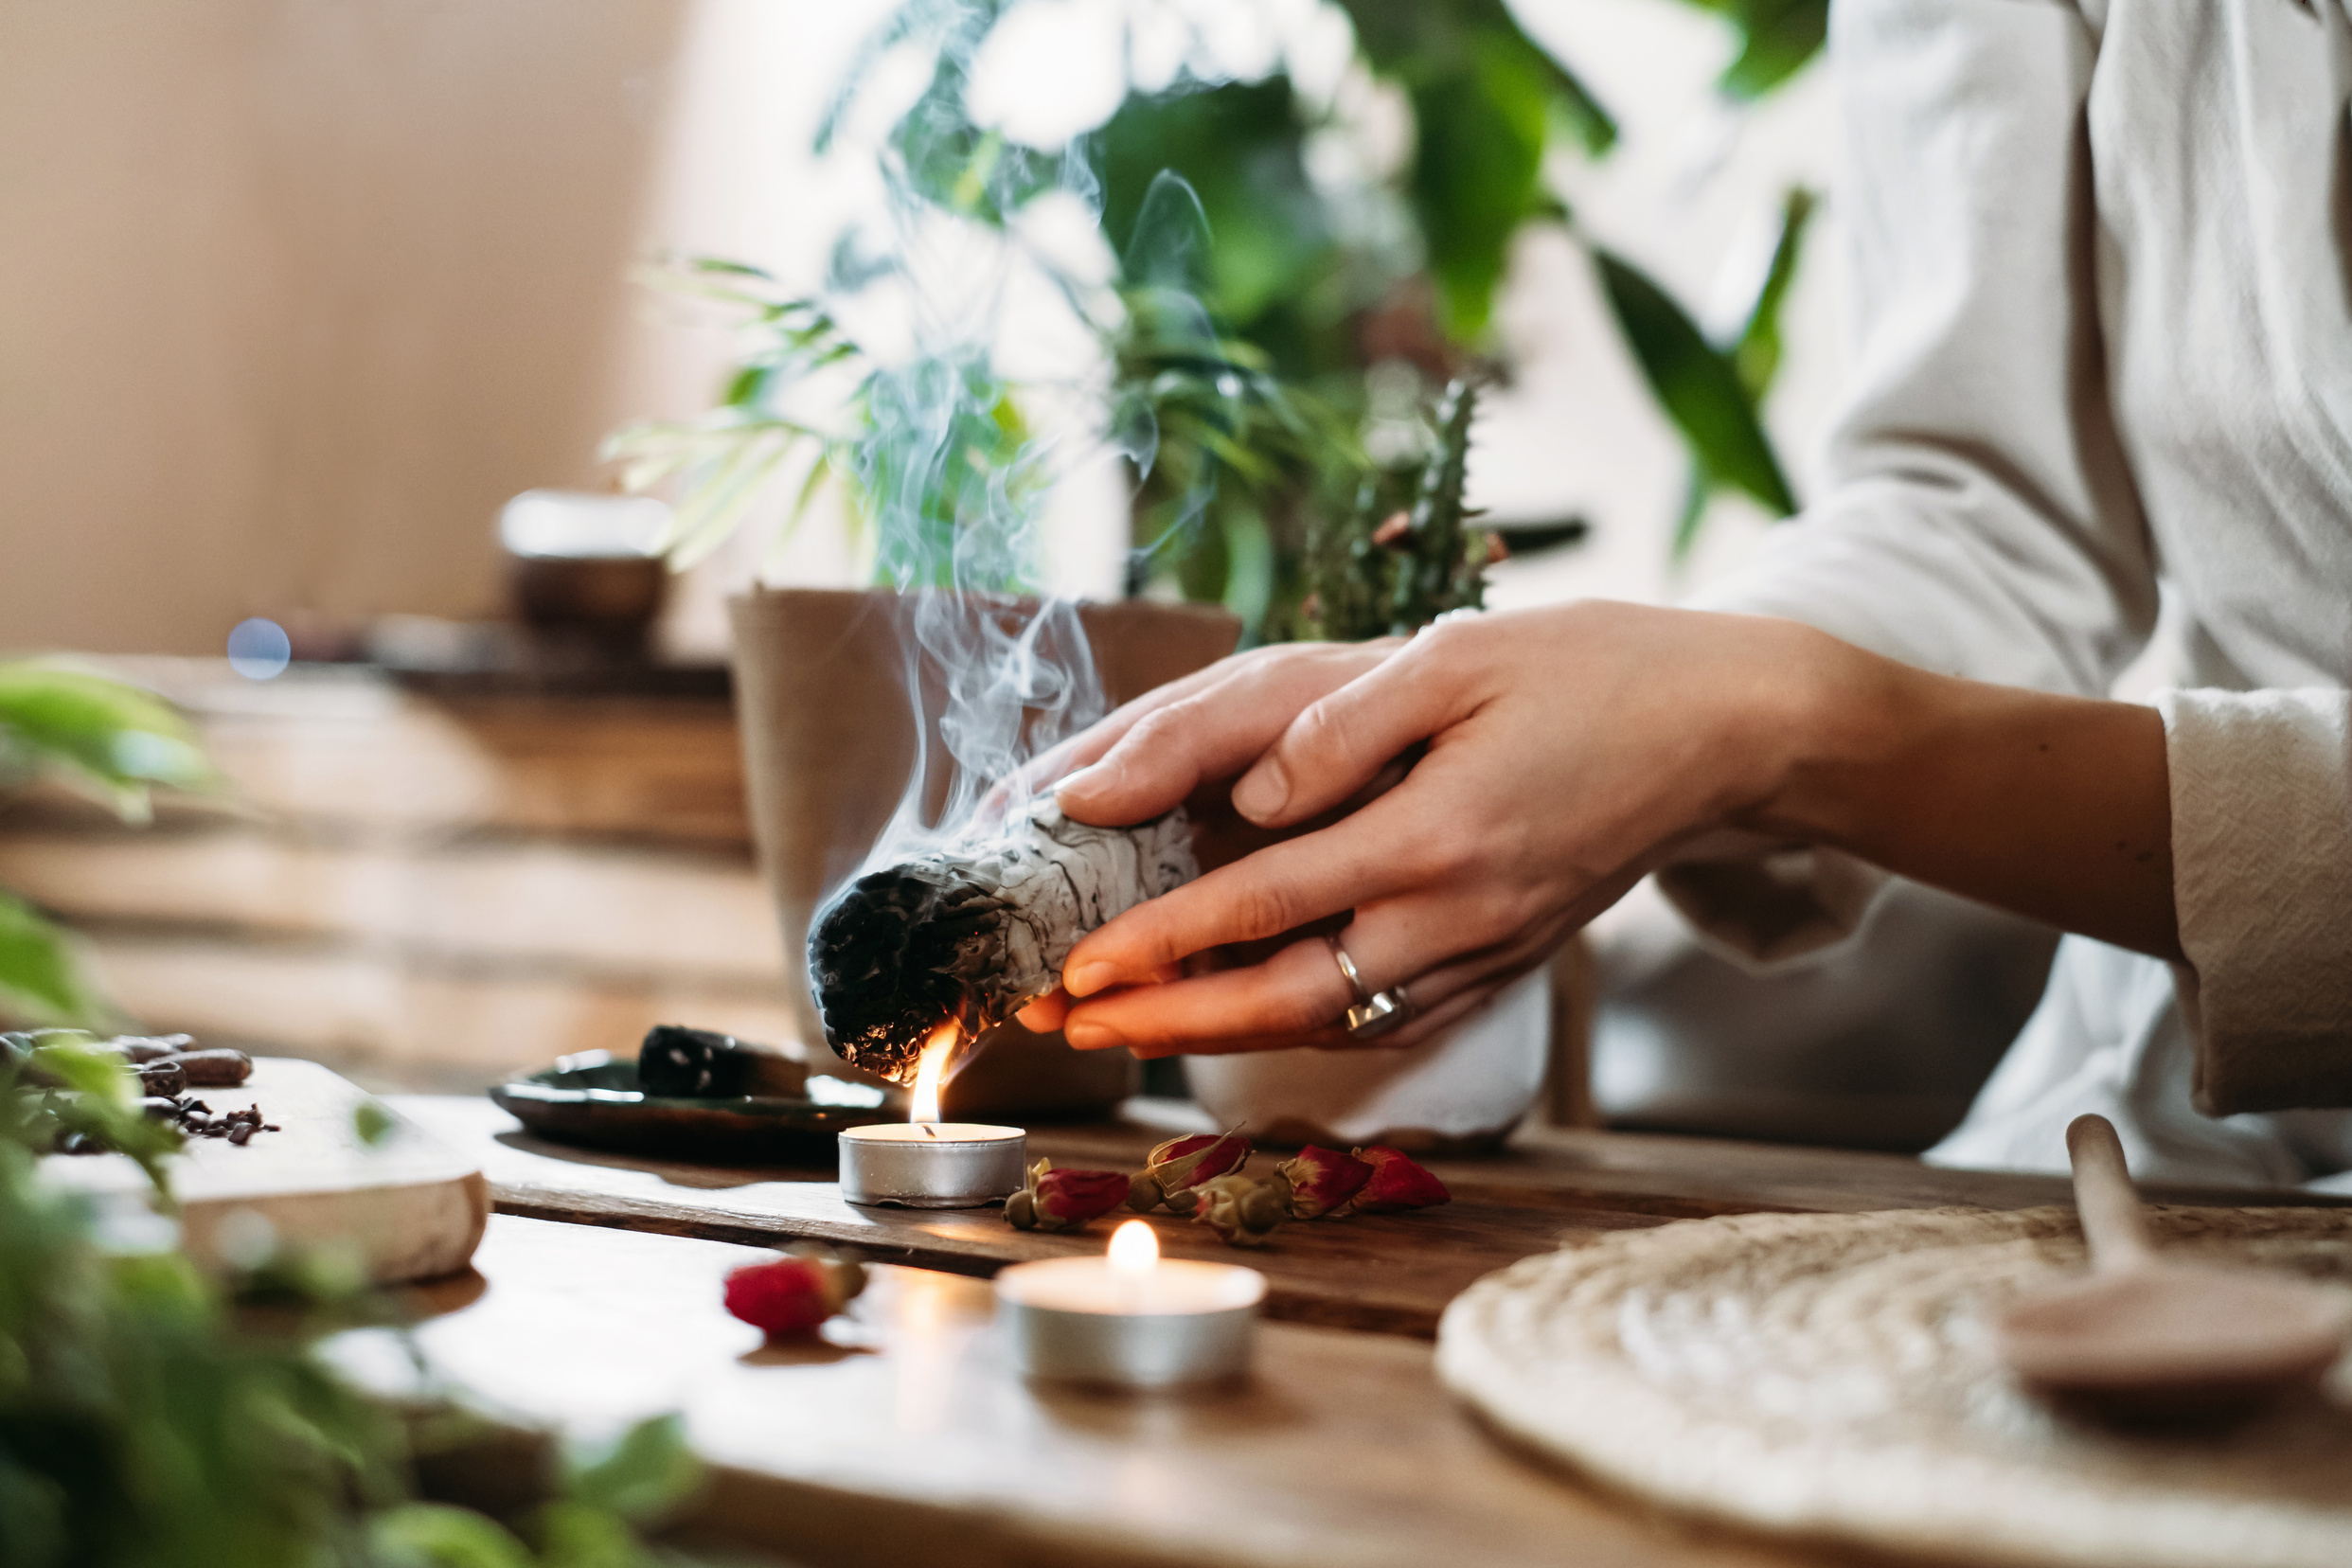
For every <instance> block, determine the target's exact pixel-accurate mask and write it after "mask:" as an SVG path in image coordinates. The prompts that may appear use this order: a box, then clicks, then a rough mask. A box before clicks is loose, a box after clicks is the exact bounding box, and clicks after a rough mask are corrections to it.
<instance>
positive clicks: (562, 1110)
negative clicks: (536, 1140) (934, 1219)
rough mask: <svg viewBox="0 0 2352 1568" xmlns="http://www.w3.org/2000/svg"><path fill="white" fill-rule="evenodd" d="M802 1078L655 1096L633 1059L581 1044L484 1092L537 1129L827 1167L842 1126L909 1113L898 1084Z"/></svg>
mask: <svg viewBox="0 0 2352 1568" xmlns="http://www.w3.org/2000/svg"><path fill="white" fill-rule="evenodd" d="M809 1088H810V1090H811V1094H810V1096H809V1097H808V1098H805V1099H779V1098H771V1097H767V1096H739V1097H736V1098H733V1099H662V1098H657V1097H655V1096H650V1095H647V1094H646V1093H644V1092H643V1091H642V1090H640V1089H639V1088H638V1087H637V1064H636V1062H635V1061H634V1060H628V1059H624V1058H620V1057H615V1056H614V1055H613V1054H612V1053H611V1052H609V1051H585V1052H582V1053H581V1054H579V1056H568V1057H562V1058H559V1059H558V1060H557V1061H556V1064H555V1065H554V1066H552V1067H548V1068H543V1069H542V1070H541V1071H539V1072H536V1073H530V1074H527V1075H526V1076H525V1077H522V1078H514V1079H512V1080H510V1081H508V1082H506V1083H502V1084H499V1085H498V1086H497V1087H495V1088H493V1089H492V1090H491V1091H490V1098H491V1099H492V1100H494V1101H496V1102H497V1104H498V1106H499V1108H500V1109H501V1110H504V1111H506V1112H507V1113H508V1114H510V1115H512V1116H513V1117H514V1118H515V1119H516V1120H517V1121H519V1122H521V1123H522V1124H523V1126H524V1128H525V1129H526V1131H529V1132H530V1133H531V1135H532V1136H534V1137H540V1138H546V1139H549V1140H551V1141H552V1142H556V1143H566V1144H576V1145H579V1146H580V1147H582V1148H587V1149H611V1150H613V1151H615V1152H616V1153H623V1154H658V1155H662V1156H665V1157H667V1158H670V1159H684V1160H708V1161H712V1162H714V1163H726V1162H733V1163H742V1162H745V1161H753V1162H757V1163H759V1164H764V1165H815V1166H824V1167H831V1166H832V1165H833V1164H834V1160H835V1151H834V1143H833V1140H834V1138H835V1136H836V1135H837V1134H839V1133H840V1132H841V1131H842V1130H843V1129H844V1128H849V1127H866V1126H870V1125H872V1124H873V1123H876V1122H894V1121H904V1120H905V1119H906V1105H905V1103H904V1100H903V1098H902V1096H900V1095H899V1094H897V1093H895V1092H886V1091H883V1090H881V1089H876V1088H873V1087H870V1086H868V1085H866V1084H863V1083H854V1082H851V1081H849V1080H848V1079H846V1078H826V1077H823V1076H821V1075H811V1078H810V1079H809Z"/></svg>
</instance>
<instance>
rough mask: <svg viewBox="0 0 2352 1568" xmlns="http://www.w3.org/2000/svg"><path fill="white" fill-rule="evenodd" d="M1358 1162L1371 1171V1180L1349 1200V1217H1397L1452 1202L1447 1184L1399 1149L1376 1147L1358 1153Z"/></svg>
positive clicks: (1357, 1151)
mask: <svg viewBox="0 0 2352 1568" xmlns="http://www.w3.org/2000/svg"><path fill="white" fill-rule="evenodd" d="M1356 1158H1357V1159H1359V1160H1362V1161H1363V1162H1364V1163H1365V1164H1367V1165H1369V1166H1370V1167H1372V1178H1371V1180H1369V1181H1367V1182H1365V1183H1364V1184H1363V1189H1362V1190H1361V1191H1359V1192H1358V1193H1357V1194H1356V1196H1355V1197H1354V1198H1353V1199H1351V1200H1349V1202H1348V1204H1347V1209H1346V1212H1348V1213H1350V1214H1395V1213H1397V1212H1399V1210H1402V1209H1417V1208H1432V1207H1434V1206H1435V1205H1437V1204H1439V1203H1450V1202H1452V1198H1453V1194H1452V1193H1451V1192H1448V1191H1447V1190H1446V1184H1445V1183H1443V1182H1441V1181H1439V1180H1438V1179H1437V1178H1436V1177H1434V1176H1433V1175H1431V1174H1430V1173H1429V1172H1428V1171H1426V1170H1424V1169H1422V1168H1421V1167H1419V1166H1417V1165H1416V1164H1414V1163H1413V1160H1412V1158H1411V1157H1410V1156H1409V1155H1407V1154H1406V1153H1405V1152H1404V1150H1402V1149H1391V1148H1389V1147H1388V1146H1387V1145H1386V1144H1374V1145H1372V1146H1371V1147H1370V1148H1368V1149H1357V1150H1356Z"/></svg>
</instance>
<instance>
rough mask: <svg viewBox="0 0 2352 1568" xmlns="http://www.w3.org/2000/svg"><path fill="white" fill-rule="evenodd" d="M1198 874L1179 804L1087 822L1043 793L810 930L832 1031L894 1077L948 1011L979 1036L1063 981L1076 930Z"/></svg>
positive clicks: (910, 1064) (911, 863) (871, 885)
mask: <svg viewBox="0 0 2352 1568" xmlns="http://www.w3.org/2000/svg"><path fill="white" fill-rule="evenodd" d="M1199 875H1200V864H1199V862H1197V861H1196V860H1195V859H1194V858H1193V853H1192V835H1191V829H1190V828H1189V826H1188V825H1187V824H1186V822H1185V814H1184V812H1183V811H1181V810H1179V811H1171V812H1169V813H1168V814H1167V815H1166V816H1163V817H1155V818H1154V819H1152V820H1151V821H1149V822H1146V823H1143V824H1140V825H1138V826H1136V827H1133V828H1090V827H1088V826H1086V825H1085V824H1084V823H1079V822H1072V821H1070V820H1069V819H1068V818H1067V817H1064V816H1063V815H1062V814H1061V809H1060V807H1059V806H1057V805H1055V804H1054V801H1053V797H1052V796H1050V795H1043V796H1040V797H1039V798H1038V799H1036V800H1034V801H1032V802H1031V803H1030V804H1029V807H1028V809H1027V810H1026V811H1024V812H1022V813H1020V814H1019V815H1016V816H1014V817H1013V818H1012V819H1011V820H1010V821H1009V822H1007V824H1006V825H1005V827H1004V829H1002V830H1001V831H998V832H994V833H991V834H989V835H986V836H967V837H964V838H960V839H956V840H953V841H951V842H949V843H947V844H943V845H939V846H935V847H932V848H927V849H923V850H919V851H915V852H910V853H909V854H907V855H906V856H904V857H903V858H900V859H898V860H895V861H892V862H890V863H888V864H883V865H882V866H880V867H879V868H877V869H875V870H871V871H868V872H866V873H865V874H864V875H863V876H861V877H859V878H858V879H857V880H856V881H854V882H850V883H849V884H848V885H847V886H846V887H845V888H843V889H842V890H841V892H840V893H838V894H836V895H835V896H834V898H833V900H832V901H831V902H830V903H829V904H828V905H826V907H825V908H824V909H823V910H822V911H820V912H819V913H818V915H817V918H816V920H815V923H814V924H813V925H812V926H811V929H810V933H809V980H810V989H811V990H812V991H814V992H815V993H816V1002H817V1010H818V1011H819V1013H821V1014H822V1015H823V1017H824V1020H825V1038H826V1040H827V1041H828V1042H830V1043H831V1045H832V1047H833V1049H834V1051H835V1052H837V1053H838V1054H839V1055H840V1056H841V1057H842V1059H843V1060H846V1061H847V1062H849V1063H850V1064H851V1065H852V1066H855V1067H861V1068H864V1069H865V1070H866V1071H868V1072H872V1073H879V1074H881V1075H882V1077H884V1078H891V1079H894V1080H896V1081H898V1082H900V1083H905V1082H909V1081H911V1080H912V1079H913V1078H914V1077H915V1070H916V1066H917V1064H918V1059H919V1058H920V1056H921V1053H922V1046H923V1042H924V1040H925V1039H926V1038H928V1037H929V1036H930V1034H931V1033H932V1031H933V1030H935V1029H936V1028H937V1027H938V1026H939V1025H940V1024H942V1023H943V1022H946V1021H948V1020H951V1019H952V1020H953V1021H954V1022H955V1023H957V1024H958V1025H961V1026H962V1028H963V1029H964V1031H965V1033H966V1034H967V1035H968V1036H976V1035H978V1034H979V1033H980V1032H981V1031H982V1030H984V1029H987V1028H989V1027H990V1026H991V1025H997V1024H1002V1023H1004V1022H1005V1021H1006V1020H1007V1019H1008V1018H1010V1017H1011V1016H1012V1015H1013V1014H1014V1013H1015V1012H1018V1011H1019V1010H1020V1009H1021V1008H1022V1007H1025V1006H1026V1005H1027V1004H1029V1003H1030V1002H1032V1001H1035V1000H1036V999H1037V998H1038V997H1041V996H1043V995H1044V994H1045V993H1046V992H1048V991H1050V990H1052V989H1054V987H1055V986H1056V985H1058V984H1060V980H1061V966H1062V963H1063V961H1064V960H1066V959H1067V958H1068V957H1069V956H1070V950H1071V949H1072V948H1074V947H1076V946H1077V945H1078V938H1079V937H1081V936H1083V935H1086V934H1087V933H1088V932H1090V931H1093V930H1094V929H1095V928H1096V927H1097V926H1100V925H1103V924H1105V923H1106V922H1108V921H1110V920H1112V919H1113V918H1116V917H1117V916H1120V915H1123V914H1125V913H1126V912H1127V911H1128V910H1130V909H1132V908H1134V907H1135V905H1137V904H1139V903H1142V902H1143V901H1144V900H1146V899H1156V898H1158V897H1159V896H1160V895H1161V894H1163V893H1166V892H1167V891H1168V890H1169V889H1171V888H1175V887H1179V886H1182V885H1183V884H1184V883H1185V882H1190V881H1191V880H1192V879H1193V878H1195V877H1197V876H1199Z"/></svg>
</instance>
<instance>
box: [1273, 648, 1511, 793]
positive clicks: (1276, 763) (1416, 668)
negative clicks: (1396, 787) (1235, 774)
mask: <svg viewBox="0 0 2352 1568" xmlns="http://www.w3.org/2000/svg"><path fill="white" fill-rule="evenodd" d="M1460 640H1461V638H1460V633H1456V634H1454V635H1452V636H1444V635H1441V634H1439V633H1423V634H1422V635H1421V636H1420V637H1417V638H1416V639H1415V640H1414V641H1413V643H1412V644H1410V645H1409V646H1408V647H1407V648H1406V649H1405V650H1403V651H1401V652H1400V653H1399V654H1398V655H1397V656H1395V657H1394V658H1391V659H1388V660H1386V661H1384V662H1383V663H1381V665H1379V666H1378V667H1376V668H1373V669H1371V670H1368V671H1367V672H1365V673H1364V674H1363V676H1361V677H1360V678H1358V679H1357V680H1354V681H1351V682H1349V683H1348V684H1347V685H1346V686H1341V687H1340V688H1338V689H1337V690H1335V691H1333V692H1331V693H1330V694H1329V695H1327V696H1325V697H1322V698H1320V699H1318V700H1317V701H1315V702H1314V703H1313V704H1310V706H1308V707H1307V708H1306V709H1305V710H1304V711H1302V712H1300V713H1299V715H1298V716H1297V718H1296V719H1294V720H1293V721H1292V722H1291V723H1290V724H1289V725H1288V726H1287V727H1286V728H1285V729H1284V730H1283V732H1282V734H1281V736H1280V738H1279V739H1274V740H1273V741H1272V742H1271V743H1270V744H1269V745H1268V746H1267V747H1266V750H1265V755H1264V756H1262V757H1259V758H1258V759H1257V761H1256V765H1255V766H1253V767H1252V768H1251V769H1250V771H1249V772H1248V773H1246V774H1244V775H1242V776H1241V780H1240V782H1239V783H1238V784H1236V785H1235V786H1234V791H1233V804H1234V809H1235V810H1236V811H1239V812H1240V813H1241V814H1242V815H1243V816H1245V817H1247V818H1248V819H1249V820H1250V821H1252V822H1255V823H1256V824H1257V825H1258V826H1260V827H1263V828H1282V827H1289V826H1291V825H1292V824H1293V823H1298V822H1303V821H1305V820H1306V819H1307V818H1309V817H1311V816H1313V815H1315V814H1316V813H1318V812H1320V811H1328V810H1330V809H1331V808H1332V807H1334V806H1337V805H1339V804H1340V803H1341V802H1343V801H1345V800H1346V799H1347V798H1348V797H1349V796H1350V795H1353V794H1354V793H1357V792H1358V791H1359V790H1361V789H1363V787H1364V786H1365V785H1366V784H1367V783H1369V782H1370V781H1371V780H1372V779H1373V777H1374V776H1375V775H1378V774H1379V773H1380V771H1381V769H1382V768H1383V767H1386V766H1387V765H1388V763H1389V762H1390V761H1391V760H1392V759H1393V758H1395V757H1397V756H1398V755H1399V753H1401V752H1403V751H1404V750H1405V749H1406V748H1408V747H1410V746H1413V745H1415V744H1417V743H1418V742H1420V741H1423V740H1427V739H1430V738H1431V737H1432V736H1434V735H1435V734H1437V733H1438V731H1440V730H1442V729H1444V728H1446V726H1447V725H1449V724H1451V723H1453V722H1455V721H1457V720H1459V719H1461V718H1463V717H1465V716H1466V715H1467V714H1468V713H1469V712H1470V711H1471V710H1472V709H1474V708H1475V706H1476V705H1477V688H1476V687H1475V686H1473V685H1472V684H1471V682H1470V678H1469V676H1470V671H1469V670H1468V669H1466V668H1465V661H1464V660H1462V659H1461V658H1460V657H1459V656H1457V655H1456V654H1455V653H1454V652H1453V651H1452V650H1453V649H1454V648H1455V647H1456V645H1457V644H1458V643H1459V642H1460Z"/></svg>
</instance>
